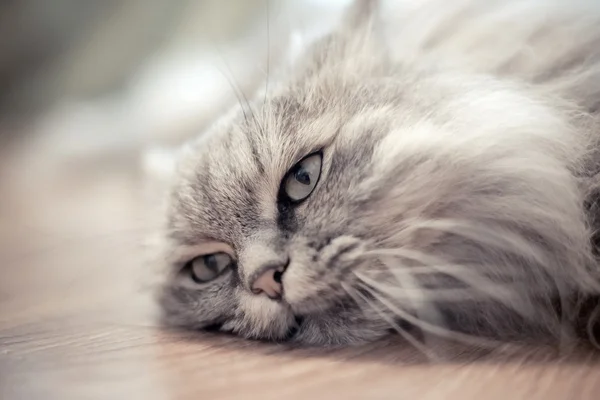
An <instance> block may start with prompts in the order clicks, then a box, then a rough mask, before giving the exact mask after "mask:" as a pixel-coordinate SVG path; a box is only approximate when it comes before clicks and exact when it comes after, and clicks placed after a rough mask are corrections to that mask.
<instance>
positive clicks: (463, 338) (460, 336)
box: [359, 283, 503, 349]
mask: <svg viewBox="0 0 600 400" xmlns="http://www.w3.org/2000/svg"><path fill="white" fill-rule="evenodd" d="M359 285H360V286H361V288H363V289H364V290H366V291H368V292H369V293H371V294H372V295H373V297H375V299H377V300H378V301H379V302H380V303H381V304H383V305H384V306H386V307H387V308H388V309H389V310H390V311H392V312H393V313H394V314H396V315H397V316H398V317H400V318H402V319H404V320H406V321H408V322H409V323H411V324H413V325H415V326H418V327H419V328H421V329H422V330H424V331H427V332H429V333H432V334H434V335H437V336H440V337H443V338H447V339H452V340H455V341H457V342H462V343H465V344H468V345H473V344H477V345H480V346H482V347H488V348H495V349H496V348H499V347H500V346H501V345H503V343H501V342H498V341H495V340H490V339H483V338H480V337H476V336H472V335H468V334H464V333H460V332H456V331H451V330H449V329H446V328H442V327H440V326H437V325H434V324H431V323H428V322H427V321H423V320H420V319H419V318H417V317H414V316H413V315H411V314H410V313H408V312H406V311H404V310H402V309H401V308H399V307H397V306H396V305H395V304H394V303H392V302H391V301H389V300H388V299H386V298H385V297H383V296H381V295H380V294H379V293H377V291H376V290H373V289H374V288H372V287H371V286H369V285H368V284H365V283H359Z"/></svg>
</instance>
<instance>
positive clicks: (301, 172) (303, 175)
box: [294, 167, 310, 185]
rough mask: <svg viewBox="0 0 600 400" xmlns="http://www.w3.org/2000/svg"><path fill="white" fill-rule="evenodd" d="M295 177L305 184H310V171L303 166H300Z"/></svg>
mask: <svg viewBox="0 0 600 400" xmlns="http://www.w3.org/2000/svg"><path fill="white" fill-rule="evenodd" d="M294 178H296V180H297V181H298V182H300V183H301V184H303V185H310V175H309V174H308V171H306V170H305V169H304V168H302V167H300V168H298V170H297V171H296V173H295V174H294Z"/></svg>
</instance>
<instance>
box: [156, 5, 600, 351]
mask: <svg viewBox="0 0 600 400" xmlns="http://www.w3.org/2000/svg"><path fill="white" fill-rule="evenodd" d="M392 6H393V5H392ZM392 6H390V5H389V4H384V2H379V1H374V0H356V1H355V2H354V3H353V4H352V5H351V6H350V7H349V9H348V10H347V11H346V13H345V15H344V17H343V18H342V20H341V22H340V24H339V25H338V26H337V28H336V29H334V30H333V31H332V32H330V33H329V34H327V35H325V36H323V37H321V38H320V39H318V40H316V41H315V42H314V43H312V44H311V45H310V46H309V47H308V48H307V49H306V50H305V51H304V52H303V53H302V54H301V55H300V56H299V57H298V58H297V59H296V62H295V65H294V67H293V69H292V71H291V72H290V73H289V74H287V75H286V74H283V76H282V77H281V79H278V80H277V82H275V80H274V79H273V80H272V81H271V82H270V83H269V86H268V87H266V88H265V89H264V90H262V91H261V92H260V93H257V95H256V96H255V97H254V98H252V99H250V100H245V99H241V101H240V105H239V107H237V108H235V109H233V110H232V111H231V112H229V113H227V114H226V115H224V116H222V118H221V119H219V121H217V122H216V123H215V124H214V125H213V126H212V127H211V128H210V129H209V130H208V131H207V132H206V133H204V134H202V135H200V136H199V137H197V138H196V139H194V140H193V141H191V142H190V143H188V144H187V145H186V146H185V147H184V148H183V149H182V151H181V155H180V157H179V159H178V164H177V169H176V172H175V175H174V176H173V177H172V179H171V181H170V182H171V187H170V190H169V195H168V196H167V198H166V208H165V211H164V215H163V217H164V219H165V224H164V230H163V231H162V233H161V235H162V241H161V245H160V248H159V249H158V250H159V252H160V254H161V261H162V263H163V265H166V267H167V269H168V273H167V277H166V278H165V281H164V283H163V284H162V285H161V289H160V293H159V296H158V302H159V304H160V306H161V310H162V318H163V321H164V322H165V323H166V324H169V325H171V326H178V327H185V328H189V329H195V330H204V329H207V330H217V331H222V332H230V333H233V334H236V335H239V336H241V337H244V338H250V339H260V340H272V341H286V342H289V343H297V344H301V345H314V346H345V345H355V344H361V343H366V342H372V341H376V340H379V339H381V338H384V337H386V336H388V335H392V334H400V335H402V336H403V337H405V338H406V339H408V340H409V341H414V340H415V337H416V336H415V335H416V333H414V332H413V330H412V329H411V328H410V326H412V327H414V328H418V329H420V330H421V331H422V333H424V334H432V335H438V336H442V337H448V338H454V339H457V340H463V339H464V340H469V339H477V338H492V339H494V340H501V341H505V340H523V339H525V340H527V339H533V340H548V341H550V342H557V343H566V342H570V341H573V340H576V338H578V337H579V336H580V335H581V333H583V334H585V335H588V336H589V335H591V334H592V333H593V321H594V320H595V316H596V311H595V306H596V305H597V304H598V303H597V302H598V300H597V299H598V296H599V295H600V267H599V266H598V262H597V258H596V246H595V236H594V232H595V230H596V229H597V228H598V225H599V224H598V220H599V219H600V218H598V214H599V213H598V210H597V209H596V208H597V207H596V206H595V203H596V202H595V200H596V197H597V194H598V193H599V192H598V190H597V186H598V185H597V182H598V180H597V176H600V175H597V174H598V172H599V169H598V165H597V164H598V162H599V161H600V155H598V149H600V145H598V143H597V141H598V133H600V130H599V129H598V127H599V122H600V108H599V106H600V4H599V3H597V2H596V1H593V0H577V1H572V0H487V1H486V0H479V1H478V0H458V1H452V2H448V1H442V0H428V1H425V2H415V3H414V4H411V5H410V6H405V7H404V9H402V10H395V11H394V10H390V9H389V7H392ZM392 8H393V7H392ZM586 310H587V311H586ZM590 339H591V337H590Z"/></svg>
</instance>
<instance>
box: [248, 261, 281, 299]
mask: <svg viewBox="0 0 600 400" xmlns="http://www.w3.org/2000/svg"><path fill="white" fill-rule="evenodd" d="M287 264H288V262H286V263H285V264H270V265H265V266H264V267H262V268H261V269H260V270H259V271H258V272H257V273H256V274H255V278H254V279H253V281H252V284H251V285H250V288H251V289H252V293H254V294H261V293H264V294H266V295H267V296H268V297H269V298H270V299H273V300H281V296H282V295H283V285H282V283H281V277H282V276H283V273H284V272H285V269H286V268H287Z"/></svg>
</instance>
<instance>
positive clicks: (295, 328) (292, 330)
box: [283, 316, 304, 342]
mask: <svg viewBox="0 0 600 400" xmlns="http://www.w3.org/2000/svg"><path fill="white" fill-rule="evenodd" d="M303 323H304V317H302V316H296V317H295V324H293V325H291V326H290V327H289V329H288V331H287V332H286V334H285V336H284V338H283V341H284V342H290V341H292V340H294V338H295V337H296V336H297V335H298V332H300V328H301V327H302V324H303Z"/></svg>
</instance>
